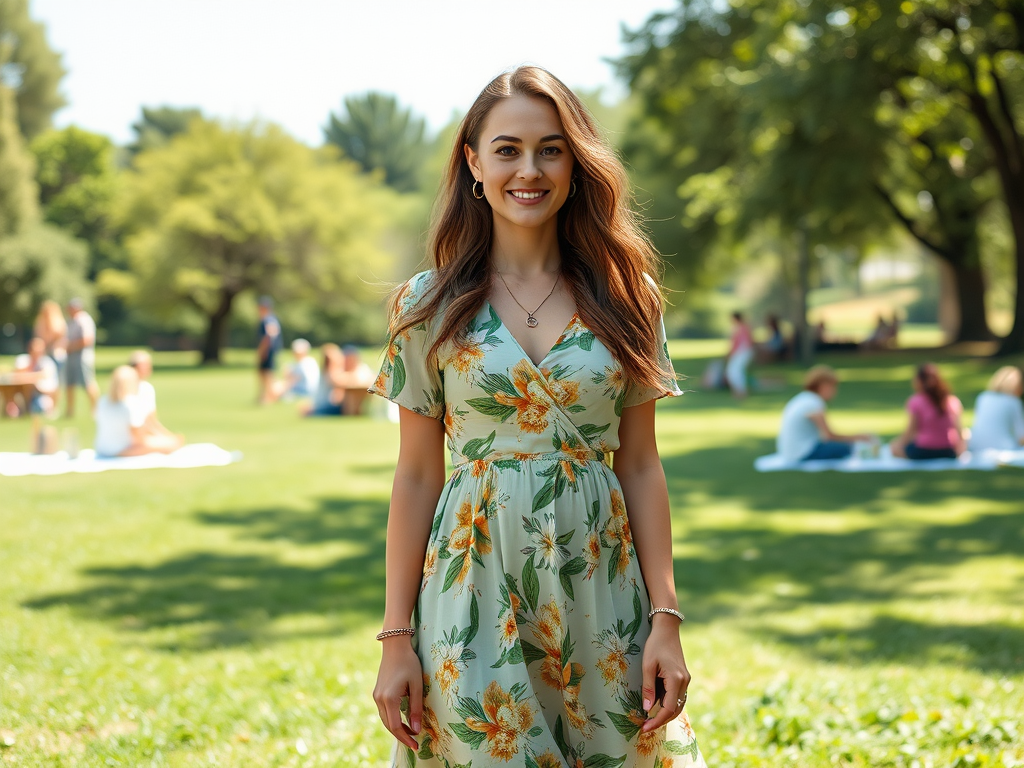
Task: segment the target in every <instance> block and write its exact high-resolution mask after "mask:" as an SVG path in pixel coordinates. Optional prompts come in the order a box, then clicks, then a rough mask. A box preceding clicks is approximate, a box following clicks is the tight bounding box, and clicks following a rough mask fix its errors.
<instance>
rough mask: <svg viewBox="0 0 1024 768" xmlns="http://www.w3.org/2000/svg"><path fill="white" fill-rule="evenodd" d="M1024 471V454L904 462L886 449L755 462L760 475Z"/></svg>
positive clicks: (770, 457)
mask: <svg viewBox="0 0 1024 768" xmlns="http://www.w3.org/2000/svg"><path fill="white" fill-rule="evenodd" d="M1001 466H1005V467H1024V450H1021V451H984V452H982V453H980V454H971V453H964V454H963V455H962V456H960V457H959V458H957V459H923V460H921V459H919V460H916V461H915V460H913V459H900V458H897V457H895V456H893V455H892V454H890V453H889V452H888V449H887V448H884V449H883V451H882V454H881V455H880V456H878V457H877V458H858V457H856V456H851V457H850V458H848V459H831V460H824V461H796V462H793V461H786V460H785V459H784V458H783V457H782V456H781V455H779V454H777V453H772V454H769V455H767V456H758V457H757V458H756V459H754V469H756V470H757V471H758V472H786V471H789V472H824V471H826V470H830V469H831V470H835V471H836V472H914V471H918V472H920V471H924V472H936V471H940V470H947V471H951V470H963V469H977V470H993V469H997V468H998V467H1001Z"/></svg>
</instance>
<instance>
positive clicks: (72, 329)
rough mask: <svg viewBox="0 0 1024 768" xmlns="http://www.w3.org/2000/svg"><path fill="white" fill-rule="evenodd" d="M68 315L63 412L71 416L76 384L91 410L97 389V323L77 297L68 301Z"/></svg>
mask: <svg viewBox="0 0 1024 768" xmlns="http://www.w3.org/2000/svg"><path fill="white" fill-rule="evenodd" d="M68 315H69V317H70V320H68V329H67V331H68V332H67V342H66V344H65V348H66V350H67V362H66V364H65V365H66V367H65V369H64V382H65V384H66V385H67V391H68V402H67V405H66V406H65V410H64V415H65V416H66V417H67V418H69V419H70V418H71V417H73V416H74V415H75V387H83V388H84V389H85V393H86V394H87V395H88V396H89V404H90V406H91V407H92V408H93V409H94V410H95V408H96V399H97V398H98V397H99V396H100V388H99V385H97V384H96V323H95V322H94V321H93V319H92V317H91V316H90V315H89V313H88V312H86V311H85V303H84V302H83V301H82V300H81V299H78V298H75V299H71V301H69V302H68Z"/></svg>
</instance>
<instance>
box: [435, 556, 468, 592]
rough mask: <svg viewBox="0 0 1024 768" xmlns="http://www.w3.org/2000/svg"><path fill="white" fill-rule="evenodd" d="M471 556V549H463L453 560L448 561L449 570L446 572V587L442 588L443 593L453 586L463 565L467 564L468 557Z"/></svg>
mask: <svg viewBox="0 0 1024 768" xmlns="http://www.w3.org/2000/svg"><path fill="white" fill-rule="evenodd" d="M469 556H470V555H469V551H463V552H460V553H459V554H457V555H456V556H455V557H453V558H452V561H451V562H450V563H448V570H447V571H445V574H444V587H443V588H442V589H441V592H442V594H443V593H445V592H447V591H448V590H449V589H451V588H452V584H454V583H455V580H456V579H458V578H459V574H460V573H461V572H462V567H463V566H464V565H465V564H466V558H467V557H469Z"/></svg>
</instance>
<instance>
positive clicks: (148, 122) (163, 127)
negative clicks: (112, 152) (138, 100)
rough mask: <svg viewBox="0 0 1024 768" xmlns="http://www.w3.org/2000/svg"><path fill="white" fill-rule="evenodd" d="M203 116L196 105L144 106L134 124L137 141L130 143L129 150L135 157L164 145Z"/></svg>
mask: <svg viewBox="0 0 1024 768" xmlns="http://www.w3.org/2000/svg"><path fill="white" fill-rule="evenodd" d="M202 116H203V113H202V112H201V111H199V110H198V109H196V108H195V107H167V106H164V107H143V108H142V118H141V119H140V120H139V122H137V123H133V124H132V130H133V131H135V141H133V142H132V143H131V144H129V145H128V147H127V149H128V152H129V153H131V155H132V156H133V157H134V156H135V155H137V154H139V152H143V151H145V150H147V149H154V148H156V147H162V146H163V145H164V144H166V143H167V142H168V141H170V139H171V138H172V137H173V136H176V135H178V134H179V133H183V132H184V131H185V130H186V129H187V128H188V126H189V123H191V122H192V121H193V120H197V119H201V118H202Z"/></svg>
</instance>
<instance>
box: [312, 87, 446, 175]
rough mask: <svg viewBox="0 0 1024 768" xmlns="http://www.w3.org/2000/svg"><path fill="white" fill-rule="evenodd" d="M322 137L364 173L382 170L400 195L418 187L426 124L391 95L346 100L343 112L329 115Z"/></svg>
mask: <svg viewBox="0 0 1024 768" xmlns="http://www.w3.org/2000/svg"><path fill="white" fill-rule="evenodd" d="M324 138H325V139H326V141H327V142H328V143H329V144H334V145H335V146H336V147H338V148H339V149H340V150H341V151H342V152H343V153H344V154H345V156H347V157H349V158H351V159H352V160H355V161H356V162H357V163H359V165H360V166H361V167H362V168H363V170H364V171H366V172H367V173H371V172H373V171H378V170H379V171H382V172H383V174H384V183H385V184H387V185H388V186H389V187H392V188H394V189H396V190H398V191H399V192H412V191H414V190H415V189H416V188H417V187H418V183H419V170H420V167H421V165H422V163H423V158H424V155H425V153H426V148H427V140H426V124H425V123H424V121H423V119H422V118H420V117H417V116H415V115H414V114H413V112H412V110H411V109H406V108H403V107H402V106H401V105H400V104H399V103H398V99H396V98H395V97H394V96H390V95H387V94H383V93H375V92H370V93H367V94H364V95H362V96H349V97H347V98H346V99H345V110H344V113H343V114H342V115H341V116H340V117H339V116H336V115H334V114H331V115H330V116H329V118H328V124H327V127H325V128H324Z"/></svg>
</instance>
